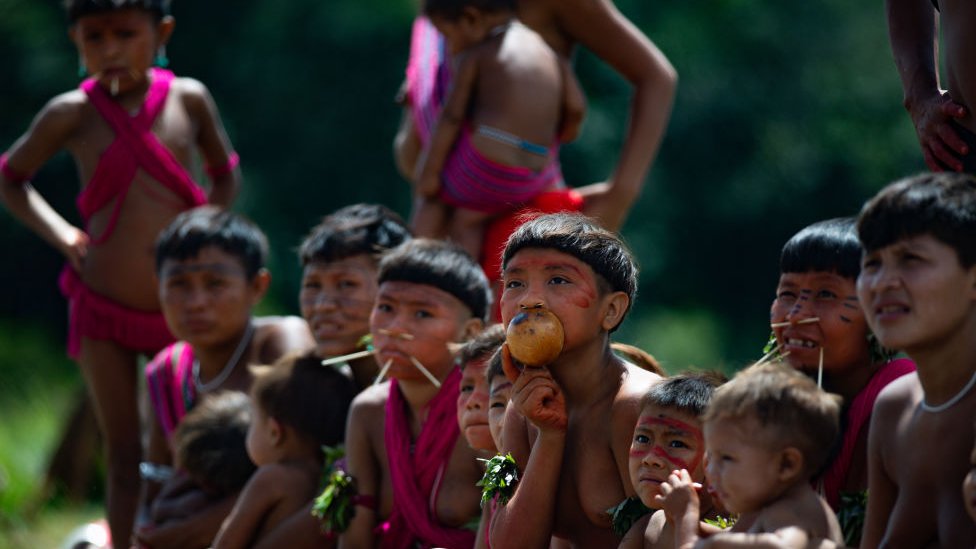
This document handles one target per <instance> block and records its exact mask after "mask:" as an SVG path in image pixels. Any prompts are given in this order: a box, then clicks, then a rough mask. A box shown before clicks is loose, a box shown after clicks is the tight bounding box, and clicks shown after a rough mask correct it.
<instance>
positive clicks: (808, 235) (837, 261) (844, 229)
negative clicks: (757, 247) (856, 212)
mask: <svg viewBox="0 0 976 549" xmlns="http://www.w3.org/2000/svg"><path fill="white" fill-rule="evenodd" d="M813 271H820V272H828V273H836V274H838V275H840V276H842V277H844V278H849V279H851V280H854V279H856V278H857V275H858V274H860V272H861V242H860V241H859V240H858V238H857V230H856V222H855V219H854V218H853V217H839V218H836V219H828V220H826V221H818V222H817V223H814V224H812V225H809V226H807V227H804V228H803V229H801V230H800V232H798V233H796V234H795V235H793V237H792V238H790V239H789V240H788V241H787V242H786V244H784V245H783V251H782V253H781V254H780V259H779V272H780V273H809V272H813Z"/></svg>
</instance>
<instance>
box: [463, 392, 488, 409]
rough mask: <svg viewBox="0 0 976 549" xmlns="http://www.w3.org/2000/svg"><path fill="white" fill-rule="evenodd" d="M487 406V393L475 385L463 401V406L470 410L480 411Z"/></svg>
mask: <svg viewBox="0 0 976 549" xmlns="http://www.w3.org/2000/svg"><path fill="white" fill-rule="evenodd" d="M487 407H488V393H486V392H485V391H484V390H481V389H479V388H478V387H477V386H476V387H475V388H474V391H472V392H471V396H470V397H469V398H468V401H467V402H466V403H465V408H467V409H468V410H470V411H481V410H484V409H485V408H487Z"/></svg>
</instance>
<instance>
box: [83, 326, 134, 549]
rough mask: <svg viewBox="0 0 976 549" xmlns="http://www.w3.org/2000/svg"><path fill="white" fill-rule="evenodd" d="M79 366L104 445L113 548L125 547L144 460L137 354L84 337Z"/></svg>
mask: <svg viewBox="0 0 976 549" xmlns="http://www.w3.org/2000/svg"><path fill="white" fill-rule="evenodd" d="M78 362H79V364H80V365H81V370H82V373H83V374H84V376H85V382H86V383H87V385H88V391H89V392H90V394H91V397H92V403H93V404H94V407H95V417H96V418H97V419H98V425H99V427H100V428H101V430H102V437H103V439H104V441H105V453H106V457H107V463H108V482H107V484H108V486H107V491H106V507H107V512H108V523H109V526H110V528H111V530H112V541H113V545H114V547H120V548H121V547H128V546H129V540H130V538H131V535H132V526H133V523H134V522H135V515H136V507H137V504H138V498H139V460H141V459H142V442H141V440H142V439H141V436H140V435H141V433H140V430H139V409H138V406H137V404H136V387H137V384H136V373H137V372H136V370H137V368H136V364H137V363H136V353H135V352H133V351H129V350H126V349H123V348H122V347H120V346H119V345H118V344H116V343H115V342H112V341H101V340H93V339H88V338H82V340H81V353H80V355H79V356H78Z"/></svg>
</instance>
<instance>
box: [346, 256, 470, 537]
mask: <svg viewBox="0 0 976 549" xmlns="http://www.w3.org/2000/svg"><path fill="white" fill-rule="evenodd" d="M377 280H378V283H379V291H378V293H377V296H376V305H375V306H374V308H373V313H372V315H371V316H370V322H369V324H370V331H371V332H372V334H373V344H374V346H375V348H376V351H377V361H378V362H379V363H380V364H383V365H384V367H383V372H384V373H386V374H388V375H389V377H390V381H389V382H385V383H382V384H379V385H375V386H373V387H371V388H369V389H366V390H365V391H363V392H362V393H360V394H359V396H357V397H356V399H355V400H354V401H353V405H352V409H351V410H350V412H349V427H348V428H347V430H346V433H347V436H346V452H347V457H348V473H349V474H350V475H351V476H353V477H354V478H355V479H356V483H357V487H358V490H359V495H358V497H357V504H356V505H357V506H356V512H355V516H354V517H353V519H352V522H351V523H350V525H349V528H348V529H347V530H346V531H345V532H344V533H343V534H342V536H341V537H340V539H339V546H340V547H375V546H376V545H378V544H379V543H380V542H381V541H382V544H383V546H384V547H408V546H412V545H413V544H414V543H420V544H422V545H425V546H426V545H433V546H440V547H450V548H452V549H454V548H464V547H471V546H472V545H473V543H474V538H475V533H474V532H473V531H471V530H467V529H465V525H467V524H468V523H469V522H470V521H472V520H476V519H477V517H478V515H479V513H480V510H479V508H478V503H479V500H480V491H479V489H478V488H477V487H476V486H475V483H476V482H478V480H479V479H480V478H481V475H482V467H481V465H480V463H479V462H478V461H477V460H476V459H475V458H476V456H477V454H476V452H475V451H474V450H472V449H471V448H470V447H469V446H468V445H467V443H466V441H465V440H464V439H462V438H461V437H460V436H459V435H460V430H459V429H458V423H457V413H456V402H457V397H458V392H459V381H460V379H461V372H460V370H459V369H458V368H457V367H456V366H455V365H454V359H453V356H452V354H451V352H450V350H449V348H448V345H449V344H451V343H454V342H458V341H465V340H467V339H470V338H471V337H472V336H474V335H475V334H476V333H478V332H479V331H480V330H481V329H482V327H483V326H484V321H485V318H486V317H487V315H488V304H489V292H488V283H487V280H486V279H485V276H484V273H482V272H481V269H480V268H479V267H478V265H477V263H475V262H474V260H473V259H471V258H470V257H469V256H468V255H467V254H465V253H464V252H463V251H461V250H460V249H459V248H456V247H454V246H452V245H449V244H446V243H444V242H439V241H433V240H427V239H415V240H411V241H408V242H405V243H403V244H401V245H400V246H399V247H397V248H395V249H393V250H391V251H390V252H388V253H387V254H386V255H385V256H384V257H383V258H382V259H381V260H380V269H379V276H378V279H377ZM424 372H427V374H429V375H430V377H431V378H430V379H428V377H427V374H425V373H424ZM435 381H436V383H435ZM377 527H379V528H377ZM377 535H381V536H382V540H379V539H377Z"/></svg>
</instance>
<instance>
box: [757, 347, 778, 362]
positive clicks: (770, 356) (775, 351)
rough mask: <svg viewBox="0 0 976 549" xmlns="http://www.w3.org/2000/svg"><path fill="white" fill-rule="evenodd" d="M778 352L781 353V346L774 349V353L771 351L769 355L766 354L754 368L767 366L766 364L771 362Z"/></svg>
mask: <svg viewBox="0 0 976 549" xmlns="http://www.w3.org/2000/svg"><path fill="white" fill-rule="evenodd" d="M778 352H779V345H777V346H775V347H773V350H772V351H769V352H768V353H766V354H764V355H763V356H762V358H760V359H759V360H757V361H756V363H755V364H754V366H759V365H760V364H765V363H766V362H768V361H769V359H771V358H773V355H775V354H776V353H778Z"/></svg>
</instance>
